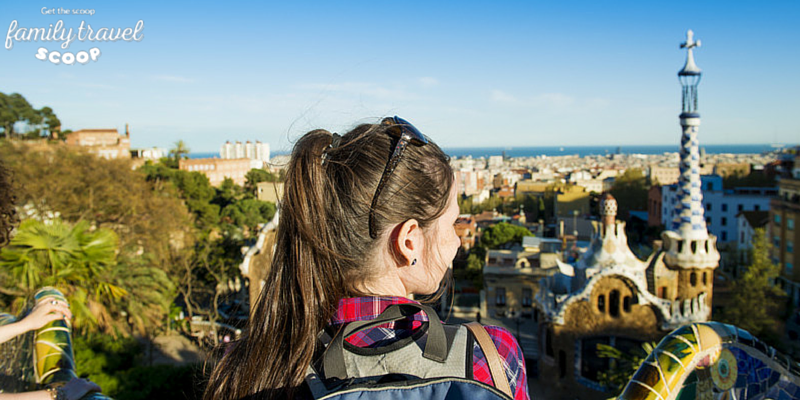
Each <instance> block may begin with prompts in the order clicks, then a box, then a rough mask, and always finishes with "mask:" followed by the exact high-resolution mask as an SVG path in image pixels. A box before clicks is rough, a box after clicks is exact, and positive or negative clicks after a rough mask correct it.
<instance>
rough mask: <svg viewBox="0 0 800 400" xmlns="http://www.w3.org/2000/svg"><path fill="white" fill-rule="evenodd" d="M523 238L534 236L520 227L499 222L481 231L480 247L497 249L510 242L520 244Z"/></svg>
mask: <svg viewBox="0 0 800 400" xmlns="http://www.w3.org/2000/svg"><path fill="white" fill-rule="evenodd" d="M525 236H534V234H533V233H531V232H530V231H529V230H527V229H525V228H523V227H521V226H517V225H511V224H508V223H505V222H501V223H499V224H497V225H494V226H492V227H489V228H486V229H484V230H483V234H482V235H481V246H484V247H486V248H488V249H497V248H500V247H501V246H504V245H507V244H508V243H511V242H514V243H522V238H523V237H525Z"/></svg>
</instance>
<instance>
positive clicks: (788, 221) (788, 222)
mask: <svg viewBox="0 0 800 400" xmlns="http://www.w3.org/2000/svg"><path fill="white" fill-rule="evenodd" d="M786 229H788V230H790V231H793V230H794V218H786Z"/></svg>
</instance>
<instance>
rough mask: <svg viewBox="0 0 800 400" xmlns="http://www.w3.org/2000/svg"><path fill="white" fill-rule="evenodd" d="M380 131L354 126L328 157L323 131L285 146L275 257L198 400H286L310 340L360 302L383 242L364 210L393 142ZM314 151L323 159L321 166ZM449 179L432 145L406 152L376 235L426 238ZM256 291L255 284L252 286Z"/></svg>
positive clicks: (328, 138)
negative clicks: (342, 304)
mask: <svg viewBox="0 0 800 400" xmlns="http://www.w3.org/2000/svg"><path fill="white" fill-rule="evenodd" d="M386 129H387V126H385V125H367V124H365V125H359V126H357V127H356V128H355V129H353V130H352V131H350V132H348V133H347V134H345V135H344V136H343V137H342V139H341V144H340V145H339V146H338V147H335V148H331V147H330V145H331V143H332V135H331V134H330V133H329V132H327V131H325V130H314V131H311V132H309V133H307V134H305V135H304V136H303V137H302V138H300V140H298V141H297V143H295V145H294V149H293V151H292V156H291V160H290V161H289V165H288V169H287V173H286V182H285V193H284V198H283V201H282V203H281V210H280V212H281V215H280V223H279V225H278V230H277V237H276V247H275V254H274V257H273V262H272V266H271V269H270V271H269V273H268V276H267V280H266V285H265V286H264V288H263V290H262V291H261V295H260V296H259V298H258V303H257V305H256V309H255V311H254V312H253V313H252V317H251V319H250V321H249V325H248V328H247V332H246V333H245V335H244V336H243V338H242V339H241V340H240V341H239V342H237V343H236V344H235V345H234V347H233V348H232V349H231V350H230V352H229V353H228V354H226V355H225V356H223V357H222V359H221V360H220V362H219V363H218V364H217V366H216V368H215V369H214V371H213V373H212V375H211V377H210V380H209V384H208V387H207V388H206V392H205V397H204V398H205V399H206V400H212V399H225V400H234V399H242V398H253V399H255V398H259V399H262V398H263V399H275V398H291V397H293V396H294V394H296V393H297V389H298V388H299V387H300V386H301V384H302V382H303V378H304V376H305V373H306V369H307V368H308V365H309V364H310V363H311V361H312V357H313V355H314V352H315V347H316V345H317V335H318V334H319V333H320V332H321V330H322V329H323V328H324V327H325V325H326V324H327V323H328V321H330V319H331V317H332V316H333V314H334V312H335V310H336V307H337V305H338V303H339V300H340V299H342V298H344V297H350V296H358V295H362V293H359V291H358V289H357V287H359V286H360V284H362V283H363V282H365V281H369V280H371V279H372V278H373V277H374V275H375V273H376V269H377V268H374V265H371V264H372V261H373V260H375V257H376V256H377V249H379V248H381V244H382V243H381V242H382V241H383V242H388V240H389V237H388V235H379V236H378V238H377V239H371V238H370V235H369V223H368V218H369V208H370V203H371V201H372V197H373V195H374V194H375V189H376V188H377V186H378V181H379V180H380V177H381V175H382V173H383V170H384V167H385V166H386V162H387V161H388V159H389V156H390V154H391V152H392V150H393V148H394V145H395V140H396V139H393V138H392V136H391V135H389V134H388V133H387V132H385V130H386ZM323 152H325V154H326V160H325V163H323V162H322V155H323ZM452 185H453V174H452V170H451V168H450V165H449V160H448V157H447V156H446V155H445V154H444V152H442V150H441V149H440V148H439V147H438V146H437V145H436V144H434V143H433V142H430V143H429V144H427V145H425V146H421V147H417V146H413V145H412V146H408V148H406V150H405V153H404V154H403V158H402V159H401V160H400V163H399V164H398V166H397V168H396V169H395V171H394V174H393V175H392V177H391V178H390V179H389V180H388V182H387V183H386V186H385V187H384V189H383V192H382V193H381V195H380V198H379V201H378V205H377V207H376V214H375V217H376V225H377V228H378V229H377V230H378V232H385V231H387V229H388V228H389V227H391V226H394V225H396V224H399V223H402V222H404V221H406V220H408V219H411V218H414V219H416V220H417V221H418V222H419V224H420V227H421V228H422V229H423V232H426V233H427V232H431V231H433V229H430V228H431V227H433V226H435V223H434V222H435V221H436V219H437V218H438V217H439V216H441V215H442V214H443V213H444V210H445V208H446V207H447V201H448V198H449V193H450V189H451V187H452ZM253 284H256V283H253Z"/></svg>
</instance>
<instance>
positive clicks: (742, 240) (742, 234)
mask: <svg viewBox="0 0 800 400" xmlns="http://www.w3.org/2000/svg"><path fill="white" fill-rule="evenodd" d="M739 243H741V244H744V232H742V233H740V234H739Z"/></svg>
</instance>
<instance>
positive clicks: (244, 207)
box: [221, 199, 275, 232]
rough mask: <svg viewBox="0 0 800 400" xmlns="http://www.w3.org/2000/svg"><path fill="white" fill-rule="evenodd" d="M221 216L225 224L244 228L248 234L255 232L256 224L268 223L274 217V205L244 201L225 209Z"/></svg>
mask: <svg viewBox="0 0 800 400" xmlns="http://www.w3.org/2000/svg"><path fill="white" fill-rule="evenodd" d="M221 215H222V220H223V221H224V222H225V223H228V224H232V225H235V226H239V227H246V228H248V229H249V230H250V232H255V231H256V229H257V226H258V224H262V223H266V222H268V221H269V220H271V219H272V217H273V216H274V215H275V204H272V203H269V202H266V201H261V200H256V199H244V200H241V201H238V202H235V203H231V204H230V205H228V206H227V207H225V208H224V209H223V210H222V214H221Z"/></svg>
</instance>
